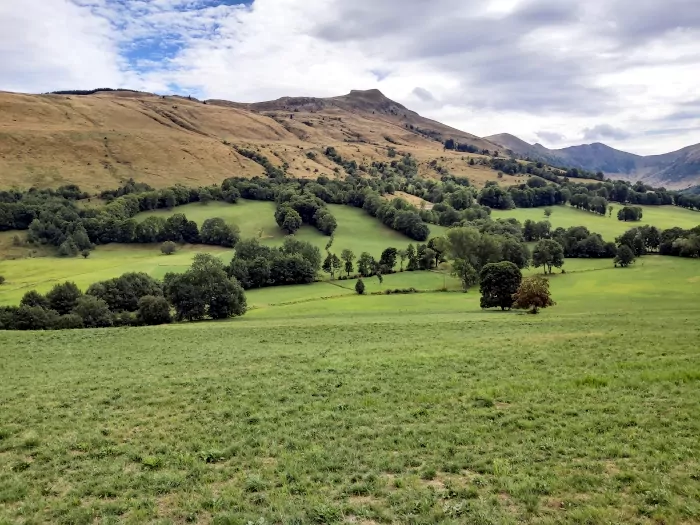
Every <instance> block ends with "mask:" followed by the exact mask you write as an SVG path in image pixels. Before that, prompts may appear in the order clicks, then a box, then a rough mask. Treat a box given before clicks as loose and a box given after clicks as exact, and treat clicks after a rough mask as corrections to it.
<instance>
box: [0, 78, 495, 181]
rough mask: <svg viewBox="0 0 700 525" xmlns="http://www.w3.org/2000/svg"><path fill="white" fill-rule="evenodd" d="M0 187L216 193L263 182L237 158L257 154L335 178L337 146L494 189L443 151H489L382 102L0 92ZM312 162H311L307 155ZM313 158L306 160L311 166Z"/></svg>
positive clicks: (482, 143)
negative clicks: (174, 187) (202, 187)
mask: <svg viewBox="0 0 700 525" xmlns="http://www.w3.org/2000/svg"><path fill="white" fill-rule="evenodd" d="M0 114H2V115H3V118H2V119H1V120H0V185H1V186H2V187H8V186H13V185H17V186H21V187H28V186H38V187H47V186H58V185H60V184H66V183H75V184H79V185H80V186H81V187H84V188H85V189H100V188H102V189H104V188H113V187H115V186H117V185H118V184H119V183H120V182H121V181H123V180H126V179H128V178H134V179H136V180H140V181H144V182H148V183H149V184H151V185H153V186H156V187H157V186H166V185H171V184H174V183H178V182H180V183H184V184H188V185H191V186H193V185H199V184H209V183H213V182H220V181H221V180H223V179H224V178H226V177H230V176H254V175H262V174H263V168H262V167H261V166H260V165H258V164H256V163H255V162H253V161H251V160H249V159H247V158H245V157H244V156H242V155H240V154H239V153H238V152H237V151H236V148H246V149H251V148H252V149H255V150H258V151H259V152H260V153H261V154H262V155H265V156H266V157H268V159H269V160H270V161H271V162H272V163H273V164H274V165H276V166H280V167H281V166H283V165H285V164H286V165H287V166H288V168H287V172H288V173H289V175H290V176H294V177H317V176H319V175H322V174H323V175H327V176H333V175H334V169H335V168H336V167H337V165H336V164H334V163H333V162H332V161H330V160H329V159H327V158H326V157H325V156H324V155H323V150H324V148H325V147H326V146H334V147H335V148H336V149H337V150H338V152H339V153H340V154H341V155H342V156H343V157H344V158H346V159H354V160H356V161H357V162H358V163H359V164H365V165H367V166H369V165H370V164H371V163H372V162H373V161H389V160H391V159H390V158H389V157H388V152H389V148H390V147H392V148H395V149H396V150H397V151H398V152H399V153H401V152H407V153H411V154H412V155H414V156H415V157H416V158H417V160H418V161H419V173H420V174H421V175H423V176H426V177H431V176H435V177H437V176H439V175H438V174H437V172H436V171H435V169H434V168H433V167H430V166H429V162H430V161H431V160H435V159H438V158H439V159H438V160H439V161H440V164H441V165H442V166H444V167H446V168H448V169H449V170H450V172H451V173H453V174H455V175H462V176H469V177H470V178H471V179H472V180H474V181H475V182H476V183H477V184H478V183H479V182H482V183H483V182H484V181H486V180H495V176H496V173H495V172H494V171H492V170H489V169H487V168H485V167H479V166H477V167H473V166H469V165H468V163H467V162H466V161H465V160H464V159H465V157H464V155H463V154H460V153H456V152H444V151H443V147H442V141H444V140H445V139H447V138H453V139H455V140H457V141H459V142H462V143H469V144H472V145H474V146H476V147H478V148H484V149H497V148H498V146H497V145H495V144H493V143H491V142H488V141H486V140H484V139H480V138H479V137H476V136H474V135H471V134H469V133H465V132H462V131H459V130H456V129H453V128H450V127H448V126H445V125H443V124H440V123H438V122H434V121H432V120H429V119H426V118H423V117H421V116H420V115H418V114H417V113H415V112H413V111H410V110H408V109H406V108H405V107H403V106H402V105H400V104H398V103H396V102H393V101H391V100H389V99H388V98H386V97H385V96H384V95H382V94H381V93H380V92H379V91H376V90H371V91H353V92H351V93H350V94H348V95H345V96H342V97H334V98H327V99H316V98H283V99H279V100H275V101H271V102H261V103H257V104H238V103H234V102H227V101H219V100H212V101H198V100H195V99H188V98H182V97H161V96H158V95H153V94H149V93H139V92H134V91H97V92H94V93H90V94H86V95H77V94H62V95H59V94H52V95H23V94H16V93H5V92H0ZM310 152H314V153H315V156H307V154H308V153H310ZM310 157H313V158H310Z"/></svg>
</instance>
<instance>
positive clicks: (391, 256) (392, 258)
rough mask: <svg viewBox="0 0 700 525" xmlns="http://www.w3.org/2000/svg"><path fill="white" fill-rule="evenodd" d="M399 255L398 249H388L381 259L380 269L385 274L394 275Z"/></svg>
mask: <svg viewBox="0 0 700 525" xmlns="http://www.w3.org/2000/svg"><path fill="white" fill-rule="evenodd" d="M397 255H398V250H397V249H396V248H387V249H386V250H384V251H383V252H382V256H381V257H380V259H379V267H380V268H381V270H382V273H383V274H387V273H392V272H393V271H394V266H396V257H397Z"/></svg>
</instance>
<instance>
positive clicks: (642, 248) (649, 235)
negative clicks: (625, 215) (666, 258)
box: [616, 225, 700, 258]
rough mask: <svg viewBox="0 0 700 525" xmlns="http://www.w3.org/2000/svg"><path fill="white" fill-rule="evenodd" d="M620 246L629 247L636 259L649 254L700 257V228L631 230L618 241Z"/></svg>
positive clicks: (641, 228) (640, 228)
mask: <svg viewBox="0 0 700 525" xmlns="http://www.w3.org/2000/svg"><path fill="white" fill-rule="evenodd" d="M616 242H617V244H618V245H619V246H623V245H624V246H627V247H629V248H630V250H631V251H632V253H633V254H634V255H635V256H636V257H641V256H642V255H646V254H648V253H659V254H661V255H672V256H676V257H691V258H697V257H700V226H696V227H695V228H692V229H690V230H684V229H683V228H669V229H667V230H660V229H658V228H656V227H655V226H649V225H645V226H640V227H637V228H631V229H629V230H627V231H626V232H625V233H624V234H622V235H621V236H619V237H618V238H617V239H616Z"/></svg>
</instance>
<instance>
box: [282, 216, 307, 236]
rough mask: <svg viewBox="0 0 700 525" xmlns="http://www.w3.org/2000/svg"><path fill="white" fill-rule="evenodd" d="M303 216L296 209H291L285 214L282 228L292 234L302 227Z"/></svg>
mask: <svg viewBox="0 0 700 525" xmlns="http://www.w3.org/2000/svg"><path fill="white" fill-rule="evenodd" d="M301 224H302V223H301V216H300V215H299V214H298V213H297V212H296V211H294V210H289V211H288V212H287V213H286V214H285V216H284V220H283V221H282V224H281V225H280V228H282V230H284V231H285V232H286V233H287V234H289V235H292V234H294V233H296V232H297V231H298V230H299V228H301Z"/></svg>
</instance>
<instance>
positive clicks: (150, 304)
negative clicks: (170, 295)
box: [136, 295, 172, 325]
mask: <svg viewBox="0 0 700 525" xmlns="http://www.w3.org/2000/svg"><path fill="white" fill-rule="evenodd" d="M136 317H137V319H138V321H139V323H140V324H143V325H159V324H168V323H171V322H172V317H171V315H170V305H169V304H168V301H167V299H166V298H165V297H162V296H158V297H156V296H154V295H146V296H144V297H142V298H141V299H139V309H138V313H137V314H136Z"/></svg>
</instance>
